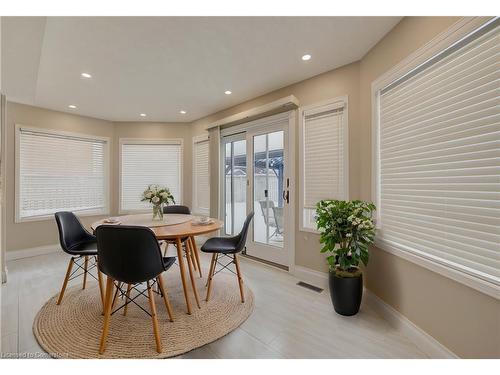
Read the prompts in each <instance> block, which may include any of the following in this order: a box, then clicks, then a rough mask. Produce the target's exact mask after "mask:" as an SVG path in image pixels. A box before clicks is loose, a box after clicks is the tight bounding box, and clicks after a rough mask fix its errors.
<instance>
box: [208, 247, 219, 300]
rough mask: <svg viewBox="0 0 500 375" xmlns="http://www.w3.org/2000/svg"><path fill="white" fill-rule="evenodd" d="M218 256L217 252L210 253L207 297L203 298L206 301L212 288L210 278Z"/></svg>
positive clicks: (212, 275)
mask: <svg viewBox="0 0 500 375" xmlns="http://www.w3.org/2000/svg"><path fill="white" fill-rule="evenodd" d="M218 257H219V254H217V253H214V254H213V255H212V264H211V266H210V274H209V275H208V286H207V297H206V298H205V301H207V302H208V299H209V298H210V291H211V290H212V279H213V277H214V273H215V268H216V266H217V258H218Z"/></svg>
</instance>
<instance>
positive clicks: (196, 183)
mask: <svg viewBox="0 0 500 375" xmlns="http://www.w3.org/2000/svg"><path fill="white" fill-rule="evenodd" d="M208 146H209V144H208V139H205V140H202V141H199V142H197V141H195V143H194V146H193V147H194V151H193V154H194V158H193V212H194V213H196V214H200V215H209V214H210V179H209V169H208V166H209V159H208Z"/></svg>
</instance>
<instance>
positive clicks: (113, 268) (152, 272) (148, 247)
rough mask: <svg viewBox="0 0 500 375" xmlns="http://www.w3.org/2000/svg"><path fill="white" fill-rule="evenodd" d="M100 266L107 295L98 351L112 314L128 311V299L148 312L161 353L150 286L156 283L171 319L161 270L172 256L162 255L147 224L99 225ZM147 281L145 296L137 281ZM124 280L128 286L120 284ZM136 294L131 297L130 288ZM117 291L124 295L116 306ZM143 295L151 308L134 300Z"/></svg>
mask: <svg viewBox="0 0 500 375" xmlns="http://www.w3.org/2000/svg"><path fill="white" fill-rule="evenodd" d="M95 232H96V237H97V252H98V257H99V269H100V271H101V272H102V273H104V274H105V275H106V276H107V280H106V297H105V304H104V324H103V329H102V335H101V342H100V346H99V353H100V354H103V353H104V351H105V349H106V338H107V336H108V331H109V325H110V321H111V315H112V314H114V313H115V312H117V311H118V310H120V309H121V308H124V312H123V313H124V315H126V313H127V310H126V309H127V306H128V304H129V303H134V304H135V305H137V306H139V307H140V308H141V309H142V310H143V311H145V312H146V313H147V314H148V315H150V316H151V318H152V321H153V332H154V335H155V341H156V351H157V352H158V353H161V337H160V332H159V328H158V319H157V314H156V304H155V300H154V294H155V292H154V290H153V286H154V285H155V284H157V285H158V287H159V290H160V294H161V296H162V297H163V302H164V303H165V307H166V309H167V312H168V316H169V318H170V321H171V322H172V321H173V314H172V308H171V306H170V302H169V300H168V296H167V292H166V289H165V287H164V284H163V280H162V276H161V275H162V273H163V272H164V271H166V270H168V269H169V268H170V267H171V266H172V264H174V262H175V257H163V256H162V253H161V249H160V246H159V245H158V241H157V240H156V237H155V234H154V232H153V231H152V230H151V229H149V228H146V227H139V226H128V225H100V226H99V227H97V229H96V231H95ZM142 283H146V287H147V296H146V295H145V291H144V290H141V289H140V288H139V287H138V286H139V284H142ZM124 284H127V290H126V291H124V290H123V289H122V286H123V285H124ZM132 290H134V291H135V292H137V294H136V295H135V296H134V297H131V291H132ZM118 294H120V297H125V303H124V304H123V305H122V306H120V307H118V308H116V309H115V304H116V301H117V297H118ZM140 296H145V297H147V298H148V300H149V307H150V312H147V311H146V310H145V309H144V308H142V306H140V305H138V304H137V303H136V302H135V299H136V298H138V297H140Z"/></svg>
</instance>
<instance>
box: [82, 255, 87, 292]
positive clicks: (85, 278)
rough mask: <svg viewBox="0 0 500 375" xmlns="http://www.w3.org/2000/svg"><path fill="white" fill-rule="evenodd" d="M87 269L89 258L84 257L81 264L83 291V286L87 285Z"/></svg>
mask: <svg viewBox="0 0 500 375" xmlns="http://www.w3.org/2000/svg"><path fill="white" fill-rule="evenodd" d="M88 267H89V256H88V255H85V260H84V262H83V270H84V271H83V288H82V289H85V286H86V285H87V273H88V271H87V270H88Z"/></svg>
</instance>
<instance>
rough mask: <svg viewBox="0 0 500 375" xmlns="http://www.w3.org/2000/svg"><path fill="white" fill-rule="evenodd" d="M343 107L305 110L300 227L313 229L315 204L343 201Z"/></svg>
mask: <svg viewBox="0 0 500 375" xmlns="http://www.w3.org/2000/svg"><path fill="white" fill-rule="evenodd" d="M344 110H345V104H344V103H343V102H342V103H339V102H337V103H333V104H331V105H327V106H322V107H319V108H315V109H311V110H305V111H304V112H303V114H302V135H303V145H302V146H303V152H302V158H303V161H302V162H303V176H302V178H303V196H302V199H303V227H305V228H311V229H316V224H315V220H314V216H315V206H316V203H317V202H319V201H320V200H322V199H346V196H347V187H346V186H347V178H346V165H345V164H346V160H347V157H346V150H347V148H346V137H347V133H346V124H345V116H344Z"/></svg>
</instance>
